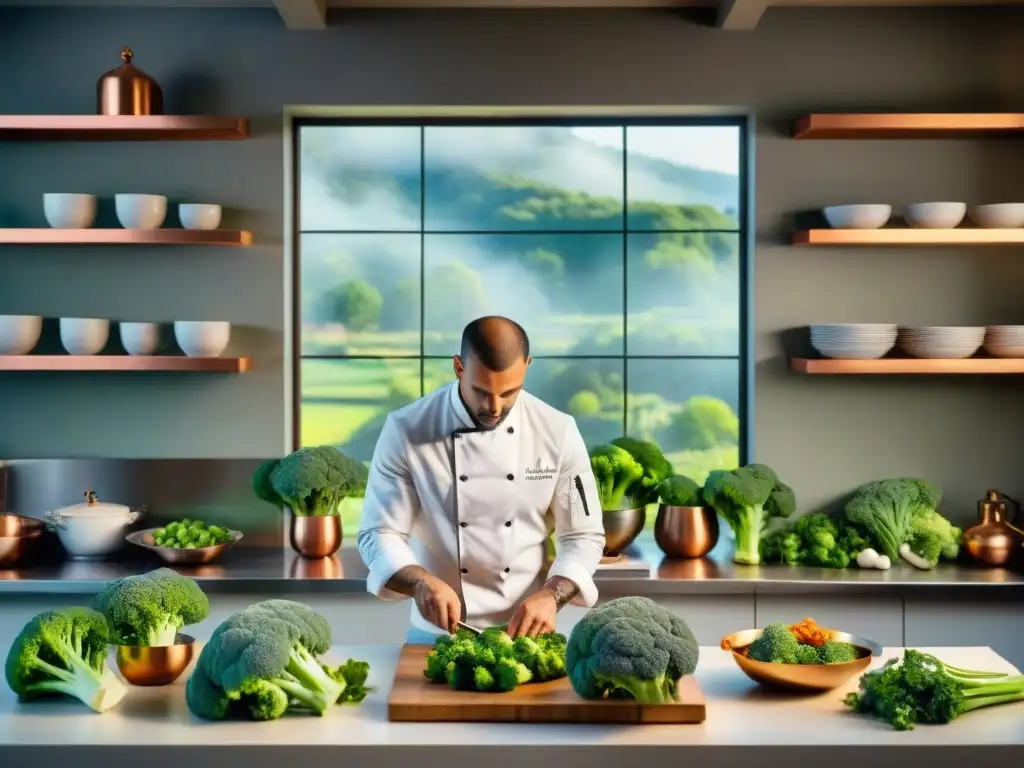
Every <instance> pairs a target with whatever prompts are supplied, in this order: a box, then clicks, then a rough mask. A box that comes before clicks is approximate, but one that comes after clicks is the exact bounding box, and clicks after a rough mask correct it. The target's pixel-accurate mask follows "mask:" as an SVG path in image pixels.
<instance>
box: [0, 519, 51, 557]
mask: <svg viewBox="0 0 1024 768" xmlns="http://www.w3.org/2000/svg"><path fill="white" fill-rule="evenodd" d="M45 531H46V524H45V523H44V522H43V521H42V520H37V519H36V518H34V517H24V516H22V515H0V568H13V567H14V566H15V565H18V564H19V563H20V562H21V561H22V560H23V559H24V557H25V555H26V554H27V553H28V552H29V550H30V549H31V547H32V545H33V544H35V543H36V542H38V541H39V540H40V539H41V538H42V536H43V533H45Z"/></svg>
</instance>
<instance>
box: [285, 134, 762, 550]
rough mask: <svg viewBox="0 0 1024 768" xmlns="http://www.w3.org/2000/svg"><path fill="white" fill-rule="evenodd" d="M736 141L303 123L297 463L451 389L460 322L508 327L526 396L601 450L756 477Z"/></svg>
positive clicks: (368, 442)
mask: <svg viewBox="0 0 1024 768" xmlns="http://www.w3.org/2000/svg"><path fill="white" fill-rule="evenodd" d="M744 133H745V127H744V124H743V123H742V122H741V121H737V120H731V119H729V120H724V119H723V120H705V119H701V120H684V119H679V118H674V119H664V120H660V119H659V120H652V119H644V120H635V121H633V120H621V119H617V120H593V119H580V120H573V121H571V122H570V121H566V120H557V121H555V120H501V121H490V120H475V121H470V120H465V119H458V120H453V119H443V120H442V119H431V120H388V121H386V122H385V121H366V120H339V119H330V120H326V119H303V120H300V121H297V123H296V125H295V142H296V147H297V151H296V158H297V167H296V173H295V179H296V187H297V190H296V191H297V194H296V211H295V221H296V224H297V226H296V229H297V234H296V243H295V249H294V252H295V255H296V263H297V272H296V280H295V285H296V296H295V307H296V315H297V317H296V328H297V332H296V350H295V354H296V356H297V358H298V359H297V360H296V363H295V393H296V401H297V402H296V413H295V419H294V424H295V430H296V435H295V442H296V445H313V444H323V443H329V444H333V445H337V446H338V447H339V448H341V449H342V450H343V451H345V452H346V453H348V454H349V455H351V456H354V457H356V458H358V459H361V460H364V461H368V460H369V459H370V457H371V455H372V453H373V448H374V445H375V443H376V440H377V436H378V434H379V432H380V428H381V426H382V424H383V421H384V418H385V416H386V415H387V413H388V412H389V411H391V410H393V409H394V408H397V407H400V406H402V405H405V404H407V403H409V402H412V401H413V400H416V399H417V398H419V397H420V396H422V395H423V394H425V393H428V392H431V391H433V390H434V389H436V388H437V387H438V386H441V385H443V384H445V383H447V382H448V381H451V380H452V378H453V377H454V374H453V372H452V360H451V358H452V355H453V354H455V353H456V352H457V351H458V346H459V339H460V334H461V331H462V328H463V326H464V325H465V324H466V323H467V322H468V321H469V320H471V319H473V318H474V317H478V316H480V315H483V314H504V315H507V316H509V317H512V318H514V319H515V320H517V321H518V322H520V323H522V325H523V326H524V327H525V328H526V330H527V332H528V333H529V335H530V340H531V343H532V350H533V355H534V362H533V365H532V366H531V368H530V371H529V374H528V378H527V382H526V388H527V389H528V390H529V391H530V392H532V393H533V394H534V395H536V396H538V397H540V398H541V399H543V400H545V401H546V402H548V403H550V404H551V405H553V406H555V407H556V408H559V409H561V410H564V411H567V412H570V413H572V414H573V415H574V416H575V417H576V419H577V421H578V423H579V426H580V429H581V431H582V433H583V436H584V438H585V440H586V441H587V443H588V444H589V445H595V444H598V443H601V442H604V441H607V440H610V439H612V438H614V437H616V436H618V435H621V434H624V433H625V434H630V435H634V436H637V437H642V438H644V439H649V440H654V441H656V442H658V443H659V444H660V445H661V446H662V448H663V450H665V452H666V453H667V455H668V456H669V458H670V459H671V460H672V461H673V463H674V464H675V466H676V468H677V470H678V471H680V472H684V473H687V474H690V475H692V476H693V477H694V478H695V479H697V480H702V479H703V478H704V476H705V475H706V474H707V472H709V471H710V470H711V469H714V468H717V467H733V466H735V465H736V464H737V463H738V462H740V461H745V460H746V457H745V456H743V455H741V453H742V451H741V447H742V446H744V445H745V443H746V440H745V436H746V427H747V422H748V418H749V414H748V413H747V412H746V406H745V404H746V401H747V343H746V330H745V326H746V323H747V318H746V312H745V306H746V292H747V285H746V262H747V254H746V240H745V236H746V227H747V226H748V222H747V212H746V204H745V195H746V189H745V178H746V176H745V163H746V157H745V145H746V141H745V138H746V137H745V135H744ZM346 518H347V519H346V529H347V530H348V531H354V529H355V527H356V524H357V522H358V507H356V506H353V507H352V508H350V509H348V510H347V511H346Z"/></svg>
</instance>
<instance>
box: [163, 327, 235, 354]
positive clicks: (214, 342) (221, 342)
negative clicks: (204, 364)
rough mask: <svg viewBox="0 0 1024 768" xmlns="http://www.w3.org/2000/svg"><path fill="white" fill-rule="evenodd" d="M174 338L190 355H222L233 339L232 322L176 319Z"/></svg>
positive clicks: (182, 349) (183, 350)
mask: <svg viewBox="0 0 1024 768" xmlns="http://www.w3.org/2000/svg"><path fill="white" fill-rule="evenodd" d="M174 338H175V339H176V340H177V342H178V346H179V347H181V351H182V352H184V353H185V354H186V355H188V356H189V357H220V355H221V353H223V352H224V350H225V349H227V346H228V341H230V340H231V323H225V322H217V321H212V320H176V321H175V323H174Z"/></svg>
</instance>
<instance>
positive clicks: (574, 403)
mask: <svg viewBox="0 0 1024 768" xmlns="http://www.w3.org/2000/svg"><path fill="white" fill-rule="evenodd" d="M600 412H601V398H599V397H598V396H597V393H596V392H591V391H590V390H583V391H582V392H577V393H576V394H575V395H573V396H572V397H570V398H569V413H571V414H572V415H573V416H596V415H597V414H599V413H600Z"/></svg>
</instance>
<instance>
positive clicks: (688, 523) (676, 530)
mask: <svg viewBox="0 0 1024 768" xmlns="http://www.w3.org/2000/svg"><path fill="white" fill-rule="evenodd" d="M654 540H655V541H656V542H657V544H658V547H659V548H660V549H661V551H662V552H664V553H665V554H666V555H668V556H669V557H686V558H693V557H704V555H706V554H707V553H708V552H710V551H711V550H712V549H714V548H715V544H717V543H718V515H716V514H715V511H714V510H713V509H711V508H710V507H675V506H672V505H670V504H660V505H659V506H658V517H657V518H656V519H655V521H654Z"/></svg>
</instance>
